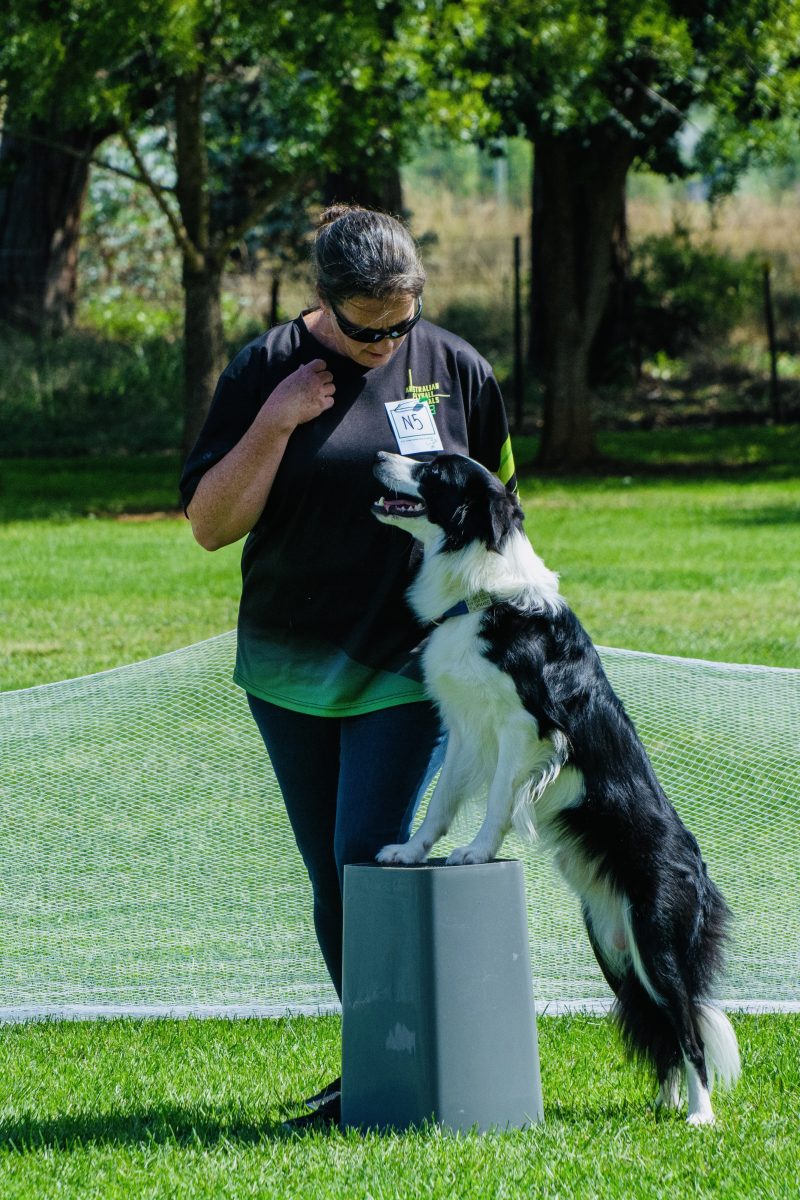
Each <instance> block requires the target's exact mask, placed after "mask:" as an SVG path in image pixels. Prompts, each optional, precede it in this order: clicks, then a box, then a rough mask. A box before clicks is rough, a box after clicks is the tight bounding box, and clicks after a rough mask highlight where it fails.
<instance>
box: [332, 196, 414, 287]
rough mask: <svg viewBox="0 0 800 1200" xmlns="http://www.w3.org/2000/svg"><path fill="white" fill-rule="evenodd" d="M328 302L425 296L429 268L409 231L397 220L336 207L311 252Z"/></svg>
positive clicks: (365, 209) (334, 206) (386, 216)
mask: <svg viewBox="0 0 800 1200" xmlns="http://www.w3.org/2000/svg"><path fill="white" fill-rule="evenodd" d="M311 258H312V264H313V269H314V282H315V283H316V285H317V291H318V292H319V294H320V296H321V297H322V298H323V300H327V301H328V302H329V303H331V302H332V303H333V304H337V303H340V302H341V301H343V300H349V299H350V298H351V297H352V296H371V297H374V298H375V299H385V298H387V297H389V296H414V297H416V296H421V295H422V289H423V288H424V286H425V268H424V267H423V265H422V261H421V259H420V256H419V251H418V250H417V246H416V243H415V241H414V239H413V238H412V236H411V234H410V233H409V231H408V230H407V229H406V227H405V225H403V223H402V222H401V221H398V220H397V218H396V217H390V216H389V215H388V213H381V212H374V211H373V210H372V209H368V208H358V207H356V206H354V205H344V204H337V205H333V206H332V207H331V208H328V209H326V210H325V212H324V213H323V214H322V216H321V217H320V219H319V225H318V228H317V235H316V238H315V239H314V245H313V248H312V252H311Z"/></svg>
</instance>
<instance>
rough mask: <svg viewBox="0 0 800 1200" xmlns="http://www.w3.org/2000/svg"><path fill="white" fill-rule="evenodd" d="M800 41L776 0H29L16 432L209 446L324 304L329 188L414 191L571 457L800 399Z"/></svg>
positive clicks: (349, 194)
mask: <svg viewBox="0 0 800 1200" xmlns="http://www.w3.org/2000/svg"><path fill="white" fill-rule="evenodd" d="M798 65H800V15H798V12H797V10H796V8H795V6H794V5H792V4H789V3H777V4H776V3H770V4H763V3H760V2H757V0H748V2H746V3H745V2H741V3H740V2H735V3H732V4H731V3H726V4H725V5H720V4H715V3H710V2H706V3H701V4H698V5H692V6H687V5H683V4H680V3H666V2H663V0H649V2H648V3H645V4H635V5H634V4H630V5H628V4H599V5H598V4H596V3H588V2H581V0H559V2H558V3H556V4H554V5H548V6H547V8H546V12H543V11H541V10H540V6H531V5H529V4H528V3H523V0H509V3H507V4H506V5H504V6H503V8H502V10H497V9H496V8H495V7H494V6H490V5H489V4H488V3H487V0H466V2H461V3H459V4H458V5H454V4H449V3H445V2H443V0H437V2H434V0H425V2H424V3H416V2H414V3H411V2H407V0H386V2H384V3H374V2H373V3H366V2H361V0H351V2H350V3H348V4H345V5H337V6H336V9H335V11H334V10H333V8H331V9H326V8H320V6H319V5H315V6H312V5H307V4H305V2H304V0H301V2H300V3H296V4H293V5H292V6H291V7H288V6H287V5H281V4H274V3H269V2H265V3H261V4H258V5H256V4H250V3H248V2H247V0H197V2H195V3H191V4H185V3H178V0H138V2H134V3H131V2H129V0H126V2H125V3H123V0H82V2H81V3H80V4H79V3H77V2H76V3H72V2H70V0H67V2H66V3H61V4H59V5H49V4H46V3H42V4H35V5H30V4H29V3H27V2H23V0H12V3H11V4H10V36H9V37H8V38H7V39H6V40H5V42H4V43H3V44H2V47H1V48H0V85H1V86H2V95H3V105H4V107H3V116H2V140H1V141H0V321H2V327H3V334H2V339H1V340H0V355H2V366H3V370H2V384H0V400H2V412H1V413H0V439H2V442H0V444H2V446H3V453H5V454H6V455H8V454H15V455H21V454H64V453H76V454H77V453H82V452H85V451H87V450H88V451H96V452H101V451H119V450H127V451H129V452H136V451H139V450H161V449H174V448H175V447H176V446H180V445H182V446H183V447H184V448H185V447H186V446H187V445H188V444H189V443H190V442H191V441H192V440H193V438H194V436H195V435H196V432H197V429H198V427H199V424H200V423H201V421H202V419H203V415H204V413H205V411H206V409H207V406H208V403H209V401H210V397H211V394H212V391H213V387H214V383H215V381H216V378H217V375H218V373H219V370H220V369H221V367H222V365H224V361H225V358H226V355H227V354H228V353H229V351H230V350H231V348H232V347H233V346H235V345H237V344H240V343H241V341H242V340H243V339H244V338H245V337H247V336H249V334H251V333H254V332H255V331H257V330H258V329H260V328H263V326H264V325H265V324H268V323H270V322H271V321H274V320H276V319H280V318H281V317H282V316H285V315H293V314H294V313H295V312H296V311H297V309H298V308H299V307H301V306H302V305H303V304H304V303H307V302H308V301H309V300H310V296H309V294H308V285H307V281H306V277H305V258H306V245H307V239H308V236H309V232H310V229H311V227H312V223H313V218H314V215H315V213H316V212H318V211H319V208H320V206H321V205H322V204H324V203H326V202H327V201H330V200H332V199H341V200H356V201H359V202H362V203H366V204H373V205H377V206H380V207H383V208H386V209H389V210H391V211H397V212H404V213H405V214H406V215H407V216H408V217H409V219H410V221H411V223H412V228H413V229H414V232H415V233H416V235H417V236H418V237H419V238H420V240H421V241H422V243H423V246H424V250H425V257H426V262H427V264H428V267H429V272H430V283H429V288H428V300H427V308H426V311H427V312H428V313H429V314H430V315H431V316H433V317H434V319H438V320H440V321H441V322H442V323H443V324H447V325H449V326H450V327H452V328H454V329H456V330H457V331H458V332H460V333H462V334H463V335H464V336H466V337H468V338H469V339H470V340H472V341H473V342H474V343H475V344H476V345H477V346H478V347H479V349H481V350H482V351H483V352H484V353H486V354H487V355H488V356H489V357H490V358H491V359H492V361H493V363H494V364H495V367H496V369H497V372H498V374H499V375H500V377H501V379H502V380H503V381H504V382H505V383H506V384H507V387H508V389H509V391H513V389H514V387H515V386H521V387H522V389H523V396H524V401H525V419H526V423H527V424H528V425H529V426H532V425H534V424H535V425H536V426H537V427H538V428H539V429H540V431H541V441H540V451H539V454H540V460H541V462H542V463H543V464H545V465H550V466H554V467H563V466H574V465H580V464H585V463H587V462H591V461H592V459H593V458H595V457H596V454H597V451H596V439H595V433H596V429H597V427H598V424H605V425H608V424H620V423H630V422H635V423H639V424H644V425H648V424H656V423H663V422H670V421H671V422H676V421H687V420H693V419H700V418H702V419H709V418H710V417H713V418H714V419H716V420H730V421H733V420H739V419H745V418H752V417H753V416H756V417H764V418H769V419H779V420H786V419H792V418H794V417H795V416H796V415H797V399H796V388H795V383H794V380H795V377H796V375H797V361H796V356H797V338H798V331H797V325H798V312H797V304H796V301H795V296H796V283H797V274H798V269H799V268H798V260H797V256H796V252H797V247H796V243H795V241H794V237H793V229H794V228H795V226H796V221H794V220H792V216H793V214H794V211H795V204H794V199H795V196H796V178H797V170H796V154H795V149H794V148H795V146H796V142H797V128H798V121H799V119H800V118H798V101H799V100H800V84H798V78H799V76H798ZM737 189H738V191H737ZM731 196H733V199H731V198H730V197H731ZM726 197H728V199H726ZM754 212H755V213H757V214H760V223H761V229H759V228H758V222H759V218H758V216H757V217H756V219H755V221H753V220H752V214H753V213H754ZM787 214H789V215H788V216H787ZM515 235H516V236H519V238H520V239H521V245H522V249H523V266H522V278H521V285H522V296H523V301H524V306H525V311H524V314H523V317H524V319H523V323H522V324H523V330H524V359H523V363H522V370H521V371H520V364H519V362H515V359H514V338H513V292H514V279H513V277H512V246H513V238H514V236H515ZM765 285H769V288H770V295H769V302H770V303H769V308H768V309H767V308H765V299H766V292H765ZM769 324H771V325H772V327H773V330H774V336H773V338H772V341H771V343H770V341H769V338H768V325H769ZM770 349H771V352H772V357H770V352H769V351H770ZM515 376H516V377H515ZM520 376H521V377H520ZM776 380H777V385H776Z"/></svg>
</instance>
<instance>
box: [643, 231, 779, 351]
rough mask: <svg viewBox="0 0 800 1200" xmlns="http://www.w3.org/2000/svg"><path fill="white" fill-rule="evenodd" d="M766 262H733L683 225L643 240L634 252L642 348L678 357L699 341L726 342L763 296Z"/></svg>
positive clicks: (755, 257)
mask: <svg viewBox="0 0 800 1200" xmlns="http://www.w3.org/2000/svg"><path fill="white" fill-rule="evenodd" d="M761 268H762V260H761V258H760V256H759V255H757V254H755V253H750V254H747V255H745V256H744V257H743V258H734V257H733V256H731V255H729V254H725V253H723V252H721V251H719V250H716V249H714V248H713V247H712V246H711V245H710V244H708V243H705V244H704V243H699V244H698V243H697V242H696V241H695V239H694V238H693V237H692V235H691V232H690V231H689V230H688V229H687V228H686V227H684V226H681V225H676V226H675V228H674V229H673V231H672V233H670V234H666V235H661V234H659V235H654V236H652V237H647V238H644V239H643V240H642V241H641V242H639V243H638V245H637V246H636V247H635V248H634V250H633V262H632V294H633V297H634V300H633V319H634V324H635V328H636V336H637V338H638V341H639V345H640V348H641V350H642V351H643V352H644V353H645V354H646V355H650V354H655V353H657V352H659V351H661V352H664V353H666V354H667V355H670V356H675V357H678V356H680V355H681V354H682V353H684V352H685V351H686V350H688V349H691V348H692V347H693V346H696V345H697V344H698V343H700V342H704V343H707V342H708V341H711V340H714V341H716V342H721V341H724V340H725V338H726V337H727V336H728V335H729V334H730V333H731V331H732V330H733V328H734V327H735V326H736V324H737V323H738V322H739V321H740V320H741V319H742V318H743V317H744V316H745V314H748V313H751V312H752V311H753V310H754V308H755V305H756V303H757V302H758V298H759V291H760V287H761Z"/></svg>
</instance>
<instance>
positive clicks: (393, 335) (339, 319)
mask: <svg viewBox="0 0 800 1200" xmlns="http://www.w3.org/2000/svg"><path fill="white" fill-rule="evenodd" d="M329 303H330V302H329ZM331 312H332V313H333V315H334V316H335V317H336V324H337V325H338V326H339V328H340V329H341V331H342V333H343V334H344V335H345V337H349V338H352V340H353V341H354V342H382V341H383V339H384V338H389V339H390V340H391V341H393V342H394V341H396V340H397V338H401V337H405V335H406V334H407V333H408V332H409V330H411V329H413V328H414V326H415V325H416V323H417V321H418V320H419V319H420V317H421V316H422V298H421V297H420V299H419V308H418V309H417V311H416V312H415V313H414V315H413V317H409V318H408V319H407V320H406V321H401V322H400V324H399V325H390V326H389V328H388V329H371V328H370V327H369V325H353V324H352V323H351V322H350V321H348V320H347V318H346V317H343V316H342V314H341V313H340V312H337V311H336V309H335V307H334V306H333V304H331Z"/></svg>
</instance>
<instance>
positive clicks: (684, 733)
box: [0, 633, 800, 1019]
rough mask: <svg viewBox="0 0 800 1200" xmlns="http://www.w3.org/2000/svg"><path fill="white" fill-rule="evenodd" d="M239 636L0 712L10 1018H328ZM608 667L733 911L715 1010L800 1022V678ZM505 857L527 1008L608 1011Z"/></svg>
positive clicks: (666, 661)
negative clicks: (526, 935) (793, 1013)
mask: <svg viewBox="0 0 800 1200" xmlns="http://www.w3.org/2000/svg"><path fill="white" fill-rule="evenodd" d="M234 639H235V635H234V634H233V633H229V634H223V635H222V636H220V637H217V638H212V639H210V640H209V641H206V642H201V643H199V644H197V645H195V646H189V647H188V648H186V649H184V650H179V651H176V652H175V653H172V654H166V655H163V656H160V657H158V658H155V659H151V660H148V661H146V662H142V663H136V664H134V665H132V666H128V667H122V668H119V669H117V670H114V671H107V672H103V673H102V674H99V675H94V676H89V677H87V678H85V679H76V680H68V681H66V682H64V683H56V684H49V685H46V686H44V687H36V688H30V689H26V690H24V691H18V692H7V693H5V694H4V695H1V696H0V757H1V758H2V781H1V782H0V787H1V788H2V814H1V820H0V858H1V859H2V864H3V866H2V875H1V878H0V888H2V896H0V1017H4V1018H5V1019H14V1018H16V1017H24V1016H35V1015H45V1014H49V1015H67V1014H69V1015H76V1014H86V1015H91V1014H97V1013H102V1012H126V1013H144V1012H152V1013H159V1012H163V1013H167V1012H171V1013H176V1014H181V1013H187V1012H197V1013H203V1012H209V1013H210V1012H219V1013H229V1014H235V1013H264V1014H283V1013H287V1012H309V1011H318V1010H321V1009H325V1008H327V1007H329V1006H331V1005H333V1004H335V1001H336V996H335V993H334V992H333V989H332V987H331V985H330V983H329V982H328V979H327V976H326V973H325V969H324V966H323V963H322V959H321V957H320V954H319V951H318V948H317V945H316V941H315V938H314V932H313V928H312V924H311V900H310V887H309V884H308V880H307V877H306V875H305V872H304V869H303V866H302V863H301V861H300V857H299V854H298V852H297V850H296V847H295V845H294V841H293V838H292V834H291V831H290V828H289V825H288V821H287V819H286V816H285V813H284V809H283V805H282V802H281V798H280V794H279V791H278V788H277V785H276V783H275V780H274V778H273V776H272V774H271V771H270V768H269V763H268V761H267V759H266V756H265V752H264V749H263V745H262V743H261V741H260V739H259V737H258V734H257V732H256V730H255V727H254V725H253V723H252V720H251V718H250V714H249V712H248V710H247V705H246V702H245V698H244V694H243V693H242V692H241V691H240V690H239V689H238V688H237V687H235V686H234V684H233V683H232V682H231V672H232V666H233V657H234V650H235V640H234ZM601 654H602V658H603V662H604V664H605V667H606V670H607V672H608V674H609V677H610V679H611V682H612V684H613V685H614V687H615V688H616V690H617V691H618V693H619V695H620V696H621V697H622V699H623V701H624V702H625V704H626V705H627V707H628V709H629V711H630V713H631V715H632V716H633V718H634V720H635V721H636V724H637V726H638V728H639V731H640V733H641V735H642V737H643V740H644V742H645V744H646V745H647V747H648V750H649V752H650V754H651V756H652V759H653V761H654V764H655V767H656V771H657V772H658V774H659V776H660V778H661V780H662V782H663V784H664V786H665V788H666V790H667V793H668V795H669V796H670V797H671V799H672V801H673V803H674V804H675V806H676V808H677V809H678V810H679V812H680V813H681V815H682V816H683V818H684V820H685V821H686V822H687V824H688V825H689V826H690V828H691V829H693V830H694V832H695V833H696V834H697V836H698V838H699V840H700V844H701V846H702V848H703V851H704V855H705V857H706V860H707V862H708V864H709V868H710V871H711V873H712V875H713V877H714V878H715V879H716V880H717V882H718V883H719V885H720V887H721V888H722V890H723V892H724V893H725V895H726V897H727V898H728V901H729V903H730V905H731V907H732V908H733V910H734V913H735V930H734V939H733V943H732V945H731V948H730V952H729V955H728V971H727V975H726V977H725V979H724V981H723V983H722V985H721V987H720V997H719V998H720V999H722V1000H723V1001H724V1002H725V1003H727V1004H729V1005H734V1006H743V1007H747V1006H757V1007H763V1008H765V1009H770V1008H782V1007H783V1008H792V1007H800V872H799V871H798V847H799V846H800V837H798V834H799V833H800V799H799V792H800V789H799V788H798V783H800V755H798V737H797V730H798V717H800V671H793V670H779V669H772V668H766V667H748V666H732V665H727V664H718V663H708V662H697V661H693V660H687V659H676V658H664V657H660V656H657V655H649V654H639V653H636V652H633V651H627V650H611V649H604V650H602V651H601ZM458 833H460V836H453V837H451V839H450V840H449V842H448V843H447V844H446V845H445V849H446V848H447V845H454V844H457V843H458V841H461V840H463V835H464V829H463V828H462V829H461V830H460V831H457V834H458ZM437 853H441V851H440V850H438V848H437ZM504 853H505V854H506V856H513V857H519V858H521V859H522V860H523V861H524V863H525V868H526V878H527V888H528V910H529V921H530V931H531V960H532V964H533V976H534V983H535V995H536V999H537V1003H539V1004H545V1003H559V1004H562V1005H563V1004H567V1005H568V1004H577V1005H578V1006H589V1005H591V1004H592V1003H593V1002H604V1001H605V1000H606V999H607V997H608V989H607V987H606V985H605V983H604V982H603V980H602V978H601V976H600V973H599V971H598V969H597V967H596V965H595V963H594V959H593V958H592V956H591V952H590V951H589V949H588V945H587V941H586V936H585V934H584V932H583V928H582V925H581V921H580V916H579V910H578V904H577V901H576V900H575V898H574V897H573V896H572V895H571V894H570V893H569V892H568V890H567V889H566V887H565V886H564V885H563V883H562V882H561V881H560V879H559V878H558V876H557V874H556V872H555V870H554V868H553V867H552V866H551V865H550V863H549V862H548V860H547V858H546V857H545V856H544V855H542V854H541V853H540V852H539V851H538V850H537V848H536V847H532V846H529V845H523V844H522V843H519V842H517V841H515V840H514V839H510V841H509V843H508V844H507V845H506V847H505V849H504Z"/></svg>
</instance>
